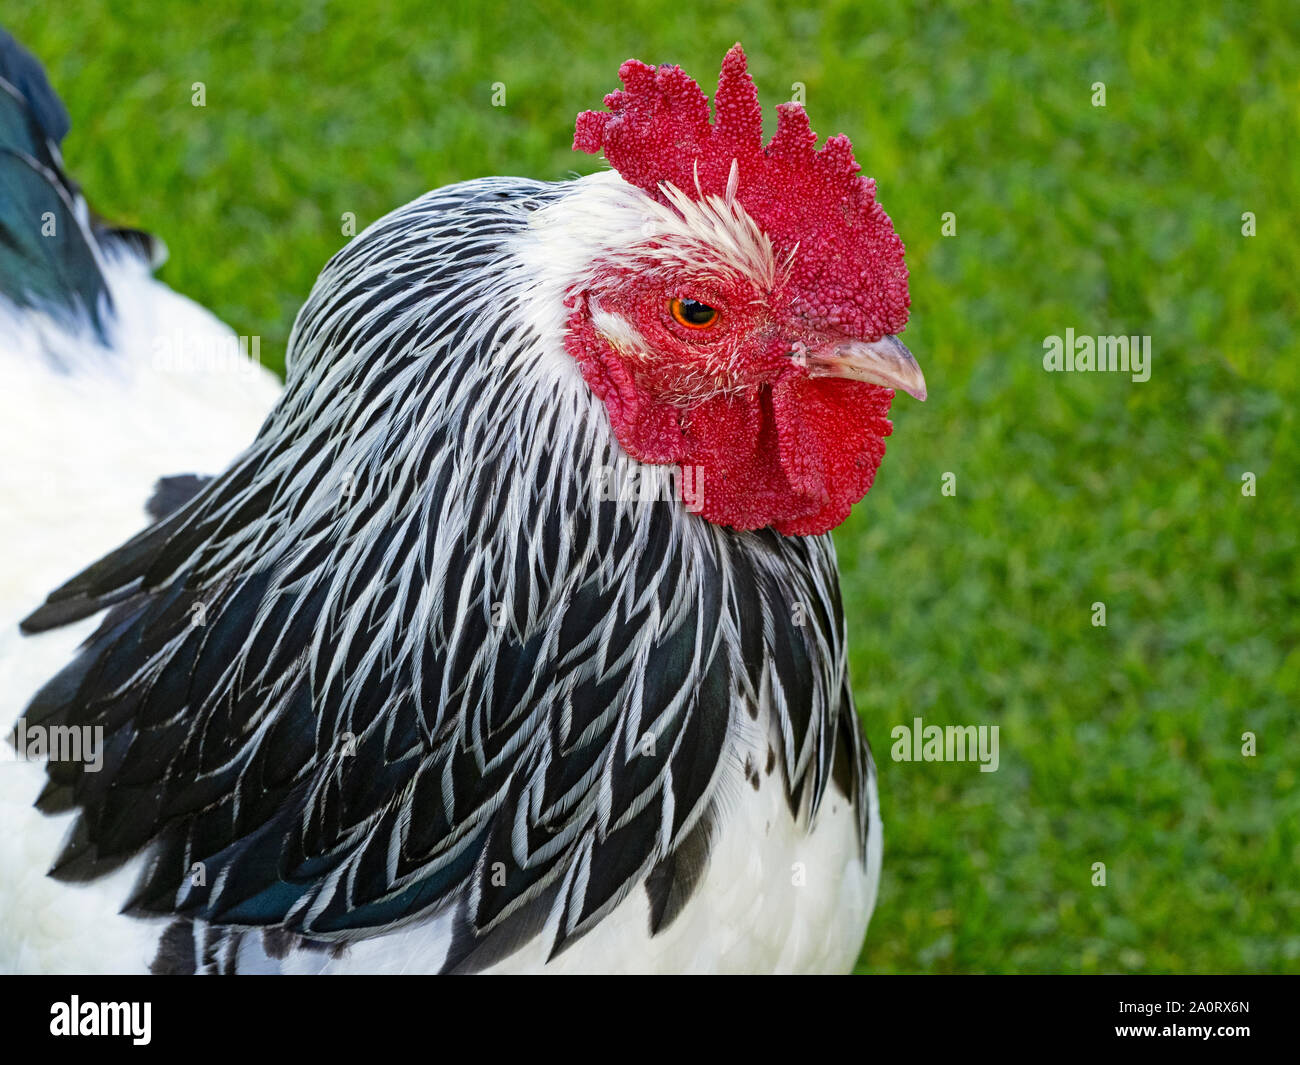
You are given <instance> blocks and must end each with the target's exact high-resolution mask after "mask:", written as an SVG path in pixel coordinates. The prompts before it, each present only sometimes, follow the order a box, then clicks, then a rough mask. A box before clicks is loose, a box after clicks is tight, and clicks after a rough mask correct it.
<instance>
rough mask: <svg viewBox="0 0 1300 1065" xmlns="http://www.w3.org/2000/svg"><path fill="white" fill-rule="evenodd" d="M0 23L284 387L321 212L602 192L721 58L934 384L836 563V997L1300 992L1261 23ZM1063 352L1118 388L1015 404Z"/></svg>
mask: <svg viewBox="0 0 1300 1065" xmlns="http://www.w3.org/2000/svg"><path fill="white" fill-rule="evenodd" d="M0 21H3V22H4V23H6V24H7V25H8V27H9V29H10V30H11V31H12V32H14V33H15V34H16V36H18V38H19V39H20V40H22V41H24V42H25V43H26V45H27V46H28V47H29V48H30V49H32V50H33V51H34V52H35V53H36V54H37V55H38V56H40V57H41V58H42V60H43V61H44V62H45V63H46V64H47V66H48V68H49V71H50V75H51V78H52V80H53V82H54V84H55V86H56V88H57V89H58V90H59V91H60V92H61V93H62V95H63V97H64V98H65V100H66V101H67V105H68V108H69V111H70V112H71V114H72V118H73V132H72V134H71V136H70V137H69V139H68V141H67V143H66V145H65V149H66V159H67V162H68V164H69V168H70V170H71V172H72V173H73V174H74V175H75V176H76V177H77V178H78V179H79V180H80V181H81V182H82V184H83V185H84V187H85V189H86V191H87V193H88V195H89V196H90V198H91V201H92V202H93V203H94V204H95V205H96V206H97V208H98V209H99V210H100V211H101V212H103V213H104V214H106V215H108V216H109V217H111V218H114V219H118V220H122V221H125V222H129V223H132V224H135V225H139V226H143V227H145V228H148V229H150V230H152V231H154V232H156V233H158V234H159V235H161V236H162V237H163V238H164V239H165V240H166V242H167V243H168V245H169V246H170V248H171V252H172V257H171V261H170V262H169V263H168V265H167V266H166V267H165V269H164V270H163V272H162V276H163V278H164V279H165V280H166V281H167V282H168V283H170V284H171V285H172V286H174V287H175V288H177V289H179V290H180V291H182V292H184V293H186V294H188V295H190V296H192V297H193V298H194V299H196V300H198V301H199V302H200V303H203V304H205V305H206V306H208V307H210V308H211V309H212V310H214V311H215V312H216V313H217V314H218V315H220V316H221V317H222V318H224V319H225V320H226V321H227V322H229V323H230V324H231V325H232V326H233V327H234V328H235V330H236V331H237V332H238V333H241V334H249V335H254V334H256V335H260V336H261V337H262V352H263V358H264V359H267V358H269V360H270V361H272V362H274V363H276V364H277V365H282V361H283V354H284V345H285V341H286V339H287V337H288V334H289V328H290V325H291V324H292V321H293V317H294V314H295V313H296V311H297V309H298V307H299V306H300V304H301V303H302V301H303V299H304V298H305V297H306V295H307V292H308V290H309V288H310V286H311V284H312V281H313V280H314V278H315V276H316V274H317V272H318V271H319V270H320V268H321V266H323V264H324V263H325V261H326V260H327V259H328V258H329V256H330V255H331V254H333V252H334V251H335V250H337V249H338V248H339V247H340V245H341V244H342V243H343V242H344V239H345V238H344V237H343V236H342V233H341V222H340V218H341V216H342V215H343V213H344V212H353V213H355V215H356V218H357V223H358V229H360V228H361V227H362V226H364V225H367V224H369V223H370V222H372V221H374V220H375V219H376V218H378V217H379V216H380V215H382V214H384V213H386V212H387V211H389V210H391V209H392V208H394V207H397V206H398V205H400V204H402V203H404V202H406V201H408V200H410V199H413V198H414V197H416V196H417V195H419V194H420V193H422V192H424V191H425V190H426V189H429V188H432V187H435V186H438V185H442V184H445V183H448V182H453V181H458V180H462V179H466V178H471V177H477V176H479V175H484V174H498V173H500V174H520V175H527V176H531V177H536V178H546V179H554V178H562V177H565V176H566V175H568V174H569V173H570V172H571V171H574V170H576V171H579V172H584V173H585V172H588V171H590V170H592V169H594V168H595V167H596V166H597V165H599V164H598V163H596V161H594V160H593V159H591V158H589V157H586V156H580V155H576V154H574V153H572V152H571V151H570V148H569V145H570V140H571V136H572V127H573V118H574V115H575V114H576V113H577V112H578V111H579V110H582V109H584V108H588V107H595V106H598V105H599V103H600V99H601V97H602V95H603V94H604V93H605V92H607V91H609V90H611V89H613V88H615V87H616V85H617V77H616V72H617V69H618V66H619V64H620V63H621V62H622V61H623V60H624V59H626V58H628V57H629V56H636V57H638V58H642V59H645V60H648V61H654V62H661V61H668V62H675V63H680V64H681V65H683V66H684V67H686V69H687V70H688V71H690V72H691V73H692V74H694V75H695V76H696V77H697V78H698V79H699V80H700V81H701V83H702V84H704V85H705V87H706V91H711V85H712V83H713V82H714V81H715V79H716V72H717V68H718V63H719V61H720V59H721V57H722V55H723V53H724V51H725V50H726V48H727V47H728V46H729V45H731V44H732V43H733V42H734V41H735V40H737V39H739V40H742V41H743V43H744V44H745V47H746V49H747V51H748V53H749V57H750V67H751V70H752V72H753V73H754V75H755V77H756V80H757V82H758V85H759V90H760V93H761V95H762V97H763V100H764V103H765V106H766V107H767V109H768V119H769V129H770V128H771V126H772V125H773V124H774V123H773V119H774V116H773V114H772V111H771V108H772V107H774V105H775V104H776V103H778V102H780V101H781V100H783V99H788V98H789V97H790V96H791V93H792V86H793V85H794V83H796V82H802V83H803V84H804V85H805V86H806V91H807V107H808V110H809V113H810V115H811V117H812V122H813V127H814V129H816V130H817V131H818V132H819V133H821V134H822V135H823V136H825V135H828V134H830V133H834V132H844V133H847V134H849V135H850V136H851V137H852V139H853V142H854V145H855V146H856V149H857V155H858V158H859V160H860V161H861V162H862V164H863V166H864V168H865V169H866V171H867V172H868V173H870V174H872V175H873V176H874V177H876V178H877V180H878V181H879V188H880V197H881V200H882V202H883V203H884V205H885V207H886V209H887V210H888V211H889V212H890V214H891V215H892V217H893V219H894V222H895V224H896V226H897V228H898V231H899V232H900V233H901V234H902V236H903V238H904V240H905V241H906V243H907V247H908V262H909V265H910V268H911V273H912V300H913V319H912V323H911V325H909V327H908V329H907V333H906V337H905V339H906V340H907V342H908V344H909V345H910V346H911V348H912V349H913V351H915V352H916V353H917V354H918V355H919V357H920V360H921V363H922V365H923V366H924V368H925V371H926V376H927V378H928V380H929V383H930V388H931V398H930V400H929V402H928V403H926V404H925V405H924V406H923V407H922V406H920V405H918V404H916V403H914V402H912V401H910V400H909V399H908V398H907V397H902V398H901V399H900V400H899V401H897V402H896V404H895V408H894V409H895V427H896V429H895V434H894V437H893V440H892V442H891V444H890V448H889V454H888V456H887V458H886V460H885V465H884V468H883V470H882V473H881V476H880V478H879V480H878V482H877V486H876V487H875V489H874V490H873V491H872V492H871V494H870V495H869V496H868V498H867V500H866V501H865V502H864V503H863V504H861V505H860V506H859V507H858V508H857V509H856V511H855V513H854V515H853V517H852V519H851V520H850V521H849V522H848V523H846V524H845V525H844V526H843V527H842V528H841V529H840V530H839V531H838V533H837V534H836V539H837V542H838V545H839V548H840V557H841V560H842V566H843V571H844V582H845V598H846V603H847V605H848V610H849V624H850V632H851V635H852V642H853V670H854V674H853V676H854V683H855V689H856V692H857V697H858V702H859V707H860V710H861V713H862V717H863V720H864V721H865V723H866V727H867V731H868V734H869V736H870V738H871V740H872V742H873V745H874V748H875V752H876V757H877V760H878V762H879V764H880V767H881V798H882V803H883V807H884V817H885V825H886V844H885V847H886V863H885V873H884V880H883V884H882V888H881V895H880V902H879V906H878V909H877V911H876V916H875V919H874V921H873V924H872V933H871V935H870V936H869V937H868V941H867V944H866V946H865V948H864V950H863V953H862V956H861V959H860V963H859V967H860V968H861V969H862V970H863V971H874V972H881V971H886V972H888V971H907V972H912V971H925V972H948V971H960V972H969V971H986V970H992V971H999V972H1023V971H1030V972H1043V971H1065V972H1099V971H1121V972H1124V971H1158V972H1166V971H1193V972H1207V971H1241V970H1267V971H1278V970H1288V971H1293V972H1294V971H1300V916H1298V915H1300V874H1298V870H1300V791H1298V789H1297V785H1298V784H1300V779H1298V777H1297V772H1298V762H1300V758H1298V754H1300V735H1298V732H1300V729H1298V727H1297V714H1296V708H1297V694H1298V692H1300V640H1298V639H1297V635H1298V631H1300V623H1298V622H1297V611H1298V608H1300V572H1298V569H1300V566H1298V563H1297V543H1298V540H1300V534H1298V532H1297V525H1298V524H1300V514H1298V513H1297V512H1298V510H1300V507H1298V506H1297V504H1298V503H1300V491H1298V490H1297V461H1298V460H1300V446H1298V441H1297V431H1296V430H1297V427H1296V409H1295V408H1296V401H1297V398H1298V397H1300V387H1298V386H1300V360H1298V359H1297V356H1298V355H1300V351H1297V342H1296V333H1295V322H1296V314H1297V294H1296V290H1297V281H1298V279H1300V241H1298V240H1297V237H1298V236H1300V227H1298V226H1297V218H1296V211H1295V205H1296V202H1297V199H1300V180H1298V178H1300V168H1298V166H1297V148H1296V145H1297V131H1298V130H1300V121H1297V119H1300V103H1298V101H1300V9H1297V7H1296V6H1295V4H1294V3H1293V2H1289V0H1263V2H1260V3H1231V2H1230V3H1218V4H1207V5H1205V6H1204V8H1203V9H1201V10H1197V9H1196V8H1194V7H1192V8H1186V9H1183V10H1177V9H1176V8H1175V6H1172V5H1171V6H1170V8H1169V10H1165V9H1164V7H1163V5H1144V4H1138V3H1133V4H1121V3H1108V4H1091V3H1058V4H1051V5H1046V4H1045V5H1041V6H1039V5H1028V4H1013V3H1006V2H998V3H978V4H975V3H971V4H955V5H949V4H918V5H900V4H893V3H889V4H883V3H863V2H861V0H826V2H823V3H821V4H819V5H818V6H817V7H816V9H815V10H814V9H809V10H795V9H794V5H791V4H784V3H717V2H712V0H702V2H701V0H697V2H695V3H692V4H690V5H688V6H681V5H677V4H671V3H667V2H664V0H653V2H652V0H625V2H623V3H620V4H618V5H614V6H611V7H608V8H602V7H601V6H600V5H587V4H584V5H582V6H581V7H574V6H563V5H561V4H559V3H554V2H542V3H524V2H514V3H507V2H501V0H487V2H465V0H456V2H451V3H441V4H430V3H428V2H424V0H422V2H414V0H394V2H392V3H384V2H380V0H374V2H358V0H351V2H346V3H345V2H337V3H326V2H308V3H298V2H294V3H286V2H268V0H223V2H222V3H221V4H206V3H166V2H162V0H112V2H109V0H82V2H81V3H79V4H78V5H76V7H75V9H68V8H61V7H59V6H58V5H54V4H49V3H31V4H23V3H19V4H17V5H15V4H14V2H13V0H3V3H0ZM197 81H201V82H204V83H205V86H206V93H207V106H206V107H205V108H202V109H200V108H196V107H193V106H191V102H190V99H191V92H192V84H193V83H194V82H197ZM494 82H502V83H504V85H505V87H506V106H505V107H503V108H498V107H493V106H491V96H492V86H493V83H494ZM1094 82H1104V83H1105V92H1106V106H1105V107H1095V106H1093V105H1092V98H1093V88H1092V86H1093V83H1094ZM1247 211H1249V212H1253V213H1254V215H1255V218H1256V225H1257V235H1256V236H1254V237H1247V236H1243V234H1242V225H1243V223H1242V214H1243V212H1247ZM944 212H953V213H954V214H955V215H956V235H954V236H948V237H945V236H942V235H941V216H942V215H943V213H944ZM1067 327H1073V328H1074V329H1075V330H1076V332H1078V333H1080V334H1092V335H1098V334H1125V335H1127V334H1149V335H1150V336H1151V337H1152V347H1153V365H1152V372H1151V379H1150V381H1148V382H1147V383H1144V384H1137V383H1132V382H1131V381H1130V380H1129V378H1128V377H1127V376H1126V375H1123V374H1091V375H1089V374H1048V373H1045V372H1044V370H1043V368H1042V356H1043V338H1044V337H1046V336H1048V335H1052V334H1063V333H1064V331H1065V329H1066V328H1067ZM947 472H951V473H954V474H955V475H956V487H957V492H956V495H955V496H950V497H945V496H943V495H942V494H941V492H940V488H941V480H942V477H943V475H944V474H945V473H947ZM1245 472H1251V473H1254V474H1255V475H1256V477H1257V494H1256V495H1255V496H1254V497H1248V496H1244V495H1243V494H1242V474H1243V473H1245ZM1094 602H1103V603H1105V605H1106V610H1107V625H1106V627H1105V628H1099V627H1094V626H1093V625H1092V623H1091V621H1092V615H1093V610H1092V604H1093V603H1094ZM915 716H920V717H923V718H924V719H925V721H926V723H928V724H940V725H945V724H977V725H978V724H986V725H995V724H996V725H999V726H1000V727H1001V767H1000V769H999V770H998V771H997V772H996V773H980V772H978V771H977V768H976V766H975V765H973V764H945V763H920V764H915V763H913V764H909V763H895V762H892V761H891V760H890V758H889V751H890V747H891V741H890V730H891V729H892V728H893V727H894V726H896V725H899V724H910V723H911V721H912V719H913V717H915ZM1245 732H1252V733H1254V734H1255V735H1256V737H1257V744H1258V754H1257V755H1256V756H1255V757H1253V758H1252V757H1243V755H1242V751H1241V748H1242V735H1243V733H1245ZM1095 862H1104V863H1105V866H1106V875H1107V885H1106V886H1105V887H1094V886H1093V885H1092V866H1093V863H1095Z"/></svg>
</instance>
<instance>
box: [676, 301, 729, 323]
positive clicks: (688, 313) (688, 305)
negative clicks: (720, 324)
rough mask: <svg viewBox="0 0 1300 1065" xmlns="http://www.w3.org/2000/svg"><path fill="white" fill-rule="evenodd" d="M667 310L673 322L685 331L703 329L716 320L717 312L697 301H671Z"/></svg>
mask: <svg viewBox="0 0 1300 1065" xmlns="http://www.w3.org/2000/svg"><path fill="white" fill-rule="evenodd" d="M668 310H669V312H670V313H671V314H672V316H673V320H674V321H675V322H677V324H678V325H684V326H686V328H687V329H704V328H706V327H708V326H711V325H712V324H713V323H714V322H716V321H717V320H718V312H717V311H716V310H715V309H714V308H712V307H710V306H709V305H708V304H707V303H701V302H700V301H699V300H684V299H672V300H669V302H668Z"/></svg>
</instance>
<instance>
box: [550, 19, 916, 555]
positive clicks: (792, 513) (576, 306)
mask: <svg viewBox="0 0 1300 1065" xmlns="http://www.w3.org/2000/svg"><path fill="white" fill-rule="evenodd" d="M619 75H620V77H621V78H622V80H623V83H624V85H625V89H624V90H623V91H621V92H616V93H611V94H610V95H609V96H607V97H606V98H605V105H606V107H607V108H608V109H609V110H608V111H604V112H596V111H587V112H584V113H583V114H582V115H580V116H579V117H578V124H577V132H576V134H575V137H574V147H575V148H577V149H579V150H581V151H587V152H598V151H603V152H604V154H605V157H606V159H607V160H608V161H609V162H610V164H611V165H613V166H614V167H615V169H617V170H618V171H619V173H620V175H621V176H622V177H623V178H624V180H625V181H627V182H629V183H630V184H632V185H636V186H637V187H639V188H641V189H642V190H644V191H645V192H646V193H648V194H649V195H651V196H653V197H654V198H655V199H657V200H659V202H661V203H665V204H667V203H669V200H668V197H667V196H666V195H665V193H664V191H663V186H664V185H665V184H671V185H673V186H674V187H676V188H677V189H678V190H682V191H685V192H687V193H688V194H691V195H693V196H694V197H696V198H698V197H701V196H718V197H721V196H724V195H725V194H726V193H727V190H728V185H729V182H730V179H731V175H732V172H733V168H734V171H735V174H736V177H737V179H738V180H737V183H736V185H735V189H736V192H735V200H736V202H737V203H738V204H739V205H740V206H741V207H743V208H744V210H745V211H746V213H747V214H748V215H749V216H750V218H752V219H753V220H754V222H755V223H757V225H758V226H759V227H760V229H761V230H762V231H763V232H764V233H765V234H766V235H767V237H768V239H769V240H770V241H771V244H772V248H773V252H774V257H775V262H776V263H778V264H781V266H782V269H781V270H780V271H779V273H780V280H779V281H777V282H774V284H775V288H773V289H772V290H771V291H765V290H764V289H763V288H762V285H761V283H760V282H759V281H758V280H757V279H738V280H735V281H733V282H725V283H724V282H721V281H709V280H704V281H702V280H701V279H700V278H699V276H689V277H686V276H675V274H674V270H673V268H672V267H671V266H668V265H664V264H663V263H662V262H661V263H660V264H659V265H655V260H654V259H653V258H652V257H648V258H647V259H646V262H645V267H644V269H633V268H629V267H627V266H623V267H613V266H607V267H606V268H605V269H604V270H602V269H601V264H596V271H595V274H594V276H595V281H594V282H593V283H592V284H591V285H590V287H589V288H587V289H585V290H583V291H575V292H571V293H570V294H569V299H568V306H569V310H570V316H569V320H568V329H567V332H566V338H565V343H566V347H567V348H568V350H569V352H570V354H571V355H572V356H573V357H574V358H575V359H577V361H578V364H579V366H580V367H581V369H582V373H583V376H584V378H585V379H586V381H587V383H588V385H589V386H590V387H591V389H592V391H593V392H595V394H596V395H597V396H598V397H599V398H600V399H601V400H602V401H603V402H604V404H605V407H606V409H607V410H608V411H609V417H610V423H611V425H612V426H613V429H614V433H615V435H616V436H617V437H618V440H619V443H620V444H621V445H622V446H623V449H624V450H625V451H627V453H628V454H629V455H631V456H632V457H633V458H636V459H638V460H639V461H641V462H647V463H676V464H678V465H680V466H698V467H699V468H701V469H702V470H703V472H704V478H703V482H702V484H701V485H699V490H700V491H702V500H696V502H701V501H702V505H703V506H702V510H701V511H700V514H701V516H702V517H704V518H706V519H707V520H709V521H711V522H714V523H716V524H719V525H726V526H730V527H732V528H735V529H758V528H764V527H767V526H772V527H773V528H775V529H776V530H777V531H778V532H780V533H783V534H787V535H810V534H816V533H823V532H827V531H828V530H830V529H832V528H834V527H835V526H836V525H838V524H839V523H840V522H842V521H843V520H844V519H845V518H846V517H847V516H848V514H849V510H850V508H851V507H852V506H853V504H854V503H856V502H857V501H858V500H859V499H861V498H862V497H863V496H864V495H865V494H866V493H867V490H868V489H869V488H870V487H871V484H872V481H873V480H874V478H875V474H876V469H877V468H878V467H879V465H880V461H881V459H882V458H883V456H884V453H885V443H884V438H885V437H886V436H888V435H889V433H890V431H891V428H892V427H891V425H890V423H889V420H888V418H887V417H886V415H887V414H888V413H889V405H890V402H891V400H892V399H893V395H894V393H893V391H892V390H890V389H888V388H883V387H880V386H878V385H870V384H864V383H861V382H857V381H846V380H842V379H836V378H829V377H813V376H811V375H810V373H809V369H808V367H807V365H806V364H805V363H803V362H801V360H800V359H798V358H797V357H795V355H796V353H798V352H801V351H803V352H816V351H819V350H821V349H823V348H825V347H828V346H832V345H834V344H835V343H840V342H844V341H849V340H859V341H876V340H879V339H880V338H881V337H882V336H884V335H886V334H893V333H898V332H900V331H901V330H902V328H903V327H904V326H905V325H906V323H907V316H908V305H909V299H908V293H907V269H906V266H905V265H904V263H903V245H902V241H900V240H899V239H898V236H897V234H896V233H895V232H894V230H893V226H892V224H891V223H890V220H889V217H888V216H887V215H886V214H885V212H884V211H883V210H882V209H881V207H880V205H879V204H878V203H876V201H875V185H874V183H873V182H871V181H870V180H869V179H867V178H865V177H862V176H861V175H860V174H859V172H858V166H857V163H856V162H855V161H854V159H853V152H852V147H851V145H850V144H849V142H848V140H847V138H844V137H832V138H831V139H830V140H828V141H827V142H826V144H825V145H824V146H823V147H822V148H821V149H819V150H818V149H816V148H815V144H816V140H817V138H816V135H815V134H813V132H812V131H811V129H810V128H809V125H808V119H807V116H806V115H805V114H804V111H803V109H802V108H801V107H799V106H797V105H794V104H783V105H781V106H780V107H778V109H777V110H778V124H777V133H776V135H775V136H774V137H773V139H772V141H771V142H770V143H769V144H767V145H764V144H763V142H762V111H761V108H760V107H759V104H758V96H757V92H756V90H755V89H754V83H753V81H752V80H751V79H750V78H749V75H748V73H747V72H746V69H745V56H744V53H743V52H742V51H741V49H740V46H739V45H737V46H736V47H735V48H733V49H732V50H731V51H730V52H729V53H728V54H727V57H726V59H724V61H723V65H722V74H721V77H720V79H719V83H718V93H717V96H716V98H715V101H714V110H715V114H716V119H715V121H713V122H710V120H709V107H708V100H707V98H706V97H705V95H704V93H703V92H701V91H700V88H699V86H698V85H696V84H695V82H694V81H692V80H691V79H690V78H689V77H688V76H687V75H686V74H685V73H684V72H683V71H682V70H681V69H680V68H678V67H650V66H647V65H646V64H644V63H639V62H636V61H635V60H629V61H628V62H627V63H625V64H623V67H622V69H621V70H620V71H619ZM622 261H623V262H624V263H626V261H627V257H626V255H624V257H623V260H622ZM674 298H682V299H693V300H698V301H699V302H701V303H705V304H708V305H709V306H711V307H715V308H717V309H718V311H719V315H718V319H717V321H716V322H715V323H714V324H713V325H711V326H709V327H706V328H702V329H692V328H690V327H688V326H683V325H680V324H679V323H677V322H676V321H674V320H673V318H672V315H671V313H670V311H669V305H670V302H671V300H672V299H674ZM597 309H599V310H600V311H603V312H605V313H607V314H614V315H617V316H618V317H620V318H622V319H624V320H625V321H627V322H628V323H630V324H631V325H632V326H634V327H635V329H636V331H637V332H638V333H639V335H640V337H641V338H642V339H643V341H644V344H642V345H638V348H639V350H637V351H625V350H621V349H620V348H618V347H616V346H615V345H614V344H612V343H611V342H610V341H609V340H607V339H606V338H605V337H603V336H601V335H600V333H599V332H598V330H597V328H596V325H595V323H594V322H593V319H592V315H593V313H594V312H595V310H597ZM682 483H683V485H685V483H686V479H685V478H683V479H682Z"/></svg>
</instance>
